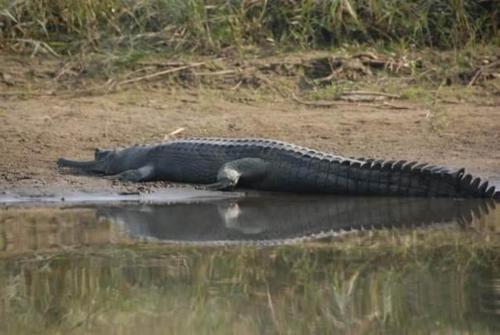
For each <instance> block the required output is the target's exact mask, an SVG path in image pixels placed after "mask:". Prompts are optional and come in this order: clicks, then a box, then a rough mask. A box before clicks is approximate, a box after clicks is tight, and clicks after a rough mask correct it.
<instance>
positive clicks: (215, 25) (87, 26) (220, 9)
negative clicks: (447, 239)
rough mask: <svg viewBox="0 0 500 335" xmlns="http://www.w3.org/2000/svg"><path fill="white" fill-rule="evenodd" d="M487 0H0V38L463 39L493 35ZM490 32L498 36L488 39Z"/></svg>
mask: <svg viewBox="0 0 500 335" xmlns="http://www.w3.org/2000/svg"><path fill="white" fill-rule="evenodd" d="M494 3H495V1H494V0H484V1H477V0H464V1H450V0H437V1H436V0H411V1H406V0H392V1H383V0H325V1H316V0H288V1H265V0H263V1H250V0H231V1H226V0H187V1H185V0H103V1H93V0H90V1H79V0H32V1H18V0H0V40H1V42H2V43H3V44H4V45H6V46H8V47H10V48H13V49H25V48H26V47H30V48H33V47H35V48H40V49H46V51H49V52H57V53H61V54H74V53H78V52H82V51H101V52H106V51H108V52H109V51H111V50H116V49H117V48H132V49H134V50H141V51H146V50H152V51H160V50H162V51H165V50H168V51H179V50H182V51H195V52H199V53H210V52H220V51H221V50H224V49H225V48H228V47H232V48H237V49H238V50H240V51H241V50H248V49H249V48H255V47H258V48H259V49H262V50H266V49H270V48H278V49H296V48H297V47H300V48H318V47H320V48H325V47H326V48H328V47H335V46H340V45H342V44H343V43H349V44H353V43H370V44H373V43H400V44H404V45H407V46H409V47H422V46H431V47H438V48H456V47H462V46H464V45H466V44H467V43H471V42H481V41H482V42H485V41H487V42H488V41H493V40H494V39H498V36H497V33H498V30H497V28H498V26H497V24H498V12H497V11H496V10H494V6H495V4H494ZM497 42H498V41H497Z"/></svg>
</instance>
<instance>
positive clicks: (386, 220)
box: [97, 196, 495, 244]
mask: <svg viewBox="0 0 500 335" xmlns="http://www.w3.org/2000/svg"><path fill="white" fill-rule="evenodd" d="M492 208H495V203H494V202H492V201H485V200H452V199H425V198H415V199H408V198H375V197H366V198H363V197H273V196H267V197H259V198H243V199H238V200H235V201H230V202H227V201H225V202H205V203H201V204H192V203H191V204H182V203H181V204H173V205H168V206H165V205H163V206H160V205H149V206H148V205H137V206H127V207H108V208H105V207H101V208H99V209H98V210H97V215H98V216H99V217H101V218H107V219H109V220H111V221H112V222H114V223H117V224H119V225H121V226H123V228H124V229H125V230H126V231H128V232H129V233H130V234H131V235H132V236H134V237H139V238H141V237H142V238H154V239H156V240H161V241H167V242H191V243H196V242H198V243H201V244H211V243H219V244H229V243H244V242H252V243H257V244H284V243H291V242H297V241H301V240H311V239H318V238H324V237H327V236H336V235H338V234H342V233H344V232H348V231H352V230H362V229H381V228H400V227H413V226H425V225H430V224H433V223H449V222H457V223H460V224H462V225H464V224H467V223H470V222H471V220H472V219H473V215H474V216H476V217H478V218H479V217H481V216H482V215H483V214H487V213H488V212H489V210H490V209H492Z"/></svg>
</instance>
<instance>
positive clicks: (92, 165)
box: [57, 158, 105, 173]
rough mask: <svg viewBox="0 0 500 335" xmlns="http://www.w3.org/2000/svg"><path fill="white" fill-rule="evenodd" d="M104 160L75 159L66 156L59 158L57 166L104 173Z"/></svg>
mask: <svg viewBox="0 0 500 335" xmlns="http://www.w3.org/2000/svg"><path fill="white" fill-rule="evenodd" d="M103 165H104V164H103V162H102V161H99V160H92V161H73V160H69V159H65V158H59V159H58V160H57V166H59V167H68V168H72V169H78V170H82V171H84V172H95V173H104V170H105V169H104V166H103Z"/></svg>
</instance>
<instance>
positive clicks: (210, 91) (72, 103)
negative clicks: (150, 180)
mask: <svg viewBox="0 0 500 335" xmlns="http://www.w3.org/2000/svg"><path fill="white" fill-rule="evenodd" d="M46 87H47V85H46ZM7 88H8V89H9V92H11V91H12V90H13V88H12V87H7V86H6V85H4V86H1V85H0V157H1V160H0V191H3V192H4V193H5V192H21V191H23V190H24V191H26V190H27V192H29V191H35V190H38V191H40V190H49V189H54V188H55V189H64V190H95V189H111V188H112V189H117V190H137V189H139V190H144V189H150V188H156V187H164V186H166V185H167V184H166V183H160V184H150V185H140V184H137V185H131V184H128V185H123V184H120V183H117V182H112V181H108V180H103V179H99V178H92V177H86V176H73V175H68V174H65V173H62V172H61V171H59V170H58V169H57V167H56V164H55V161H56V159H57V158H58V157H67V158H75V159H89V158H91V157H92V156H93V150H94V148H95V147H104V148H107V147H120V146H129V145H133V144H143V143H149V142H159V141H162V140H163V139H164V137H165V135H166V134H168V133H170V132H172V131H174V130H176V129H178V128H184V129H185V130H184V131H183V132H182V133H180V134H178V135H177V136H178V137H189V136H211V137H266V138H275V139H280V140H285V141H291V142H294V143H297V144H301V145H305V146H309V147H312V148H317V149H322V150H325V151H330V152H336V153H339V154H342V155H346V156H355V157H376V158H385V159H407V160H419V161H425V162H432V163H436V164H444V165H448V166H452V167H466V168H467V169H468V170H469V171H470V172H472V173H474V174H478V175H480V176H483V177H486V178H490V179H492V180H496V181H498V180H500V107H499V106H500V97H498V95H497V96H496V98H495V99H496V100H495V101H496V103H494V104H487V105H483V104H480V103H466V102H464V103H459V104H457V103H445V102H442V103H439V104H438V105H435V106H433V108H432V110H430V108H429V105H428V104H426V103H424V102H419V101H398V104H399V105H402V106H405V107H408V109H392V108H377V107H375V106H367V105H366V104H358V103H352V104H342V105H340V106H334V107H327V108H318V107H312V106H305V105H301V104H298V103H297V102H295V101H293V100H291V99H285V98H283V97H281V96H279V95H273V94H272V93H265V92H264V93H263V92H262V91H263V90H262V89H260V90H254V89H252V88H233V89H227V90H226V89H214V88H208V87H196V88H182V87H180V86H176V85H169V86H165V87H163V88H162V87H156V88H155V87H152V86H151V85H150V86H144V85H143V86H141V85H140V84H139V85H137V86H130V87H128V88H126V89H124V90H120V91H118V92H115V93H109V94H103V95H94V96H78V95H76V96H71V95H59V94H57V93H56V94H53V92H50V91H48V90H45V92H47V94H44V93H42V94H39V93H37V94H35V95H29V94H28V95H26V94H19V95H17V94H10V93H9V94H2V92H1V91H2V89H7ZM4 92H6V91H5V90H4ZM476 101H478V99H476ZM479 101H480V97H479Z"/></svg>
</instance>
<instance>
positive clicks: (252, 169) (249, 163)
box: [205, 158, 269, 191]
mask: <svg viewBox="0 0 500 335" xmlns="http://www.w3.org/2000/svg"><path fill="white" fill-rule="evenodd" d="M268 165H269V163H268V162H266V161H265V160H263V159H260V158H241V159H237V160H234V161H231V162H227V163H225V164H224V165H223V166H222V167H221V168H220V169H219V172H218V173H217V182H215V183H213V184H209V185H206V186H205V188H206V189H209V190H216V191H230V190H233V189H234V188H235V187H236V186H237V185H238V184H241V183H243V184H246V185H251V184H252V183H253V182H257V181H259V180H261V179H262V178H264V177H265V175H266V174H267V168H268Z"/></svg>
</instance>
